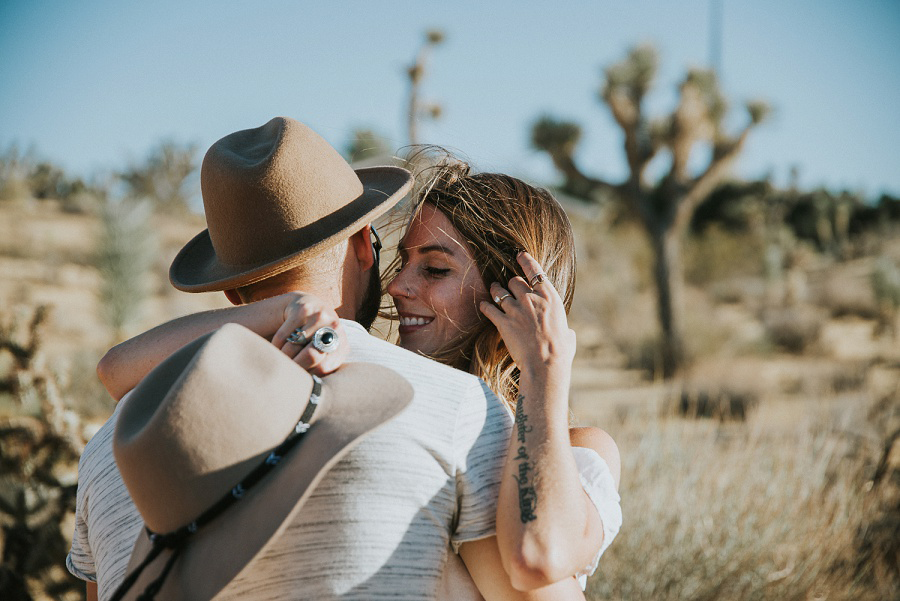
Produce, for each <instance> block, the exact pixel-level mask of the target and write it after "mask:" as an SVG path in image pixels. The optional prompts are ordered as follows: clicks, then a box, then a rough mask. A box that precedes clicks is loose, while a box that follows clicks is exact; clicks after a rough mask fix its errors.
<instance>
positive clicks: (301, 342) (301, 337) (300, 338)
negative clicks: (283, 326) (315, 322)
mask: <svg viewBox="0 0 900 601" xmlns="http://www.w3.org/2000/svg"><path fill="white" fill-rule="evenodd" d="M286 340H287V341H288V342H290V343H291V344H296V345H297V346H306V345H307V344H308V343H309V338H308V337H307V336H306V332H304V331H303V328H297V329H296V330H294V331H293V332H292V333H291V335H290V336H288V337H287V339H286Z"/></svg>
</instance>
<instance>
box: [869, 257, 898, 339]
mask: <svg viewBox="0 0 900 601" xmlns="http://www.w3.org/2000/svg"><path fill="white" fill-rule="evenodd" d="M872 292H874V294H875V302H876V303H877V304H878V326H877V327H876V330H875V333H876V335H880V334H882V333H884V332H885V331H889V332H890V333H891V336H893V337H894V338H896V337H897V314H898V312H900V267H898V266H897V264H896V263H894V262H893V261H891V260H890V259H888V258H887V257H881V258H880V259H878V261H876V263H875V269H874V270H873V271H872Z"/></svg>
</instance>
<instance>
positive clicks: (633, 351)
mask: <svg viewBox="0 0 900 601" xmlns="http://www.w3.org/2000/svg"><path fill="white" fill-rule="evenodd" d="M617 346H618V348H619V350H620V351H621V353H622V354H623V355H624V357H625V367H626V368H627V369H637V370H640V371H642V372H644V374H645V375H646V377H647V378H651V379H657V378H661V377H663V374H666V373H670V371H671V370H672V369H673V368H674V365H673V364H667V363H666V357H665V355H664V353H663V352H662V345H661V344H660V342H659V336H652V335H651V336H643V337H639V338H626V339H619V340H617Z"/></svg>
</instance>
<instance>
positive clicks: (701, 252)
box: [684, 226, 765, 286]
mask: <svg viewBox="0 0 900 601" xmlns="http://www.w3.org/2000/svg"><path fill="white" fill-rule="evenodd" d="M764 254H765V246H764V244H763V240H762V238H761V237H760V236H756V235H753V234H751V233H734V232H729V231H726V230H724V229H722V228H721V227H718V226H710V227H708V228H707V229H706V231H704V233H702V234H697V235H694V236H692V237H690V238H689V239H688V240H687V242H686V244H685V248H684V268H685V279H686V280H687V281H688V282H689V283H691V284H694V285H695V286H707V285H708V284H710V283H712V282H715V281H718V280H722V279H725V278H729V277H734V276H748V275H752V276H761V275H762V274H763V267H764V265H765V260H764Z"/></svg>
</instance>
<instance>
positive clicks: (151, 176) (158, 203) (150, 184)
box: [120, 141, 197, 212]
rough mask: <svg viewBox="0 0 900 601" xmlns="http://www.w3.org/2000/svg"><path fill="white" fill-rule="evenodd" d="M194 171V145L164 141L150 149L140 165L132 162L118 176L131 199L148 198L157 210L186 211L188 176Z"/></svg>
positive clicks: (189, 192) (195, 150)
mask: <svg viewBox="0 0 900 601" xmlns="http://www.w3.org/2000/svg"><path fill="white" fill-rule="evenodd" d="M196 170H197V149H196V147H195V146H194V145H186V146H181V145H179V144H176V143H175V142H171V141H167V142H163V143H161V144H160V145H159V146H158V147H157V148H154V149H153V151H151V152H150V154H149V156H148V157H147V160H146V162H145V163H144V164H140V165H132V166H131V167H129V168H128V169H127V170H125V171H124V172H123V173H122V174H121V175H120V177H121V178H122V181H124V182H125V184H126V185H127V186H128V191H129V196H130V197H132V198H133V199H137V200H149V201H150V202H152V203H153V205H154V206H155V207H156V208H157V209H158V210H160V211H169V212H171V211H187V210H188V209H189V206H188V202H189V201H190V199H191V196H192V192H191V190H190V183H189V182H190V180H189V178H190V176H191V175H192V174H193V173H194V172H195V171H196Z"/></svg>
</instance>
